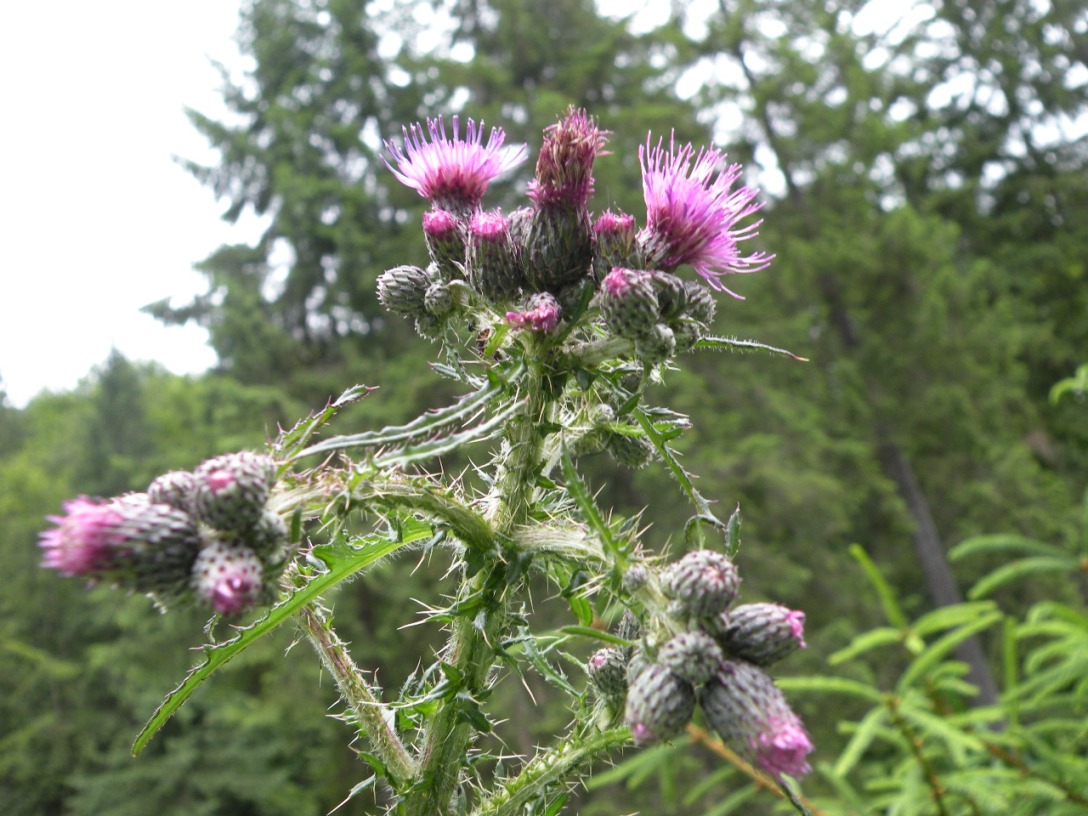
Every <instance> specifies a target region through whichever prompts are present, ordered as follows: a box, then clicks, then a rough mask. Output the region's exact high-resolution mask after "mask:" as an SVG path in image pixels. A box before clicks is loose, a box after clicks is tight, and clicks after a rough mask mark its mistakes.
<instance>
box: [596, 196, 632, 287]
mask: <svg viewBox="0 0 1088 816" xmlns="http://www.w3.org/2000/svg"><path fill="white" fill-rule="evenodd" d="M593 234H594V236H595V237H596V241H595V242H594V246H593V274H594V277H595V278H596V279H597V280H598V281H601V280H604V276H605V275H607V274H608V273H609V272H611V271H612V268H613V267H616V266H619V267H622V268H624V269H638V268H640V267H641V266H642V256H641V254H640V253H639V248H638V241H637V240H636V238H635V236H636V234H637V230H636V229H635V217H634V216H633V215H627V214H626V213H614V212H612V211H611V210H605V211H604V212H603V213H601V214H600V215H598V216H597V220H596V221H595V222H593Z"/></svg>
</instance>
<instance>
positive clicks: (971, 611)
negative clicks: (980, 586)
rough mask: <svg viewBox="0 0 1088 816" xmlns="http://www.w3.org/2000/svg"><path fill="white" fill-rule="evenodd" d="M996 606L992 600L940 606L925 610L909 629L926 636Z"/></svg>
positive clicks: (959, 623) (966, 620) (973, 618)
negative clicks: (928, 610)
mask: <svg viewBox="0 0 1088 816" xmlns="http://www.w3.org/2000/svg"><path fill="white" fill-rule="evenodd" d="M996 608H997V606H996V605H995V604H994V602H993V601H979V602H976V603H959V604H953V605H951V606H942V607H940V608H938V609H934V610H933V611H932V612H927V613H926V614H925V615H923V616H922V617H920V618H919V619H918V620H917V621H915V622H914V624H913V625H912V626H911V631H912V632H913V633H914V634H916V635H919V636H921V637H926V636H928V635H931V634H933V633H934V632H940V631H942V630H944V629H951V628H952V627H954V626H960V625H961V624H964V623H969V622H971V621H972V620H976V619H977V618H978V617H979V616H980V615H983V614H985V613H988V612H992V611H994V610H995V609H996Z"/></svg>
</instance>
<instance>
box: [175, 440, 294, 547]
mask: <svg viewBox="0 0 1088 816" xmlns="http://www.w3.org/2000/svg"><path fill="white" fill-rule="evenodd" d="M193 475H194V476H195V478H196V487H195V489H194V491H193V512H194V513H195V514H196V516H197V517H198V518H199V519H200V520H201V521H203V522H204V523H206V524H208V525H210V526H212V527H215V528H216V529H218V530H244V529H245V528H247V527H251V526H252V525H253V524H255V523H256V522H257V519H258V518H260V515H261V513H262V512H263V511H264V505H265V502H266V501H268V494H269V492H270V490H271V488H272V483H273V481H274V480H275V475H276V464H275V462H273V461H272V459H271V458H269V457H268V456H265V455H264V454H260V453H254V452H252V451H240V452H238V453H228V454H226V455H225V456H217V457H215V458H214V459H209V460H208V461H207V462H205V463H204V464H202V465H201V466H200V467H198V468H197V469H196V471H195V472H194V474H193Z"/></svg>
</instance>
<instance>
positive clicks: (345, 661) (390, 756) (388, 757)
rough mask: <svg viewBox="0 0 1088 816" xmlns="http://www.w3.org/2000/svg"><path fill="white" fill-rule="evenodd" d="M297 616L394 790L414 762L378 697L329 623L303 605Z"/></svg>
mask: <svg viewBox="0 0 1088 816" xmlns="http://www.w3.org/2000/svg"><path fill="white" fill-rule="evenodd" d="M299 617H300V618H301V621H302V630H303V632H305V634H306V637H307V639H308V640H309V641H310V644H311V645H312V646H313V647H314V651H316V652H317V655H318V657H319V658H321V664H322V665H323V666H324V667H325V669H326V671H328V672H329V674H331V675H332V677H333V680H335V681H336V687H337V689H339V690H340V696H341V697H342V698H343V699H344V702H346V703H347V704H348V706H349V708H351V711H352V714H353V715H354V720H355V726H356V728H357V729H358V731H359V732H360V734H361V735H362V736H363V738H364V739H366V741H367V742H368V743H369V745H370V748H371V750H372V751H373V753H374V754H376V755H377V757H378V758H379V759H380V760H381V762H382V764H383V765H384V766H385V769H386V771H387V772H388V776H389V777H390V778H391V781H392V782H393V783H394V787H397V784H396V783H403V782H405V781H406V780H410V779H412V778H414V776H415V773H416V764H415V760H414V759H413V758H412V756H411V755H410V754H409V753H408V749H407V748H405V747H404V743H403V742H401V740H400V737H398V736H397V734H396V732H395V731H394V730H393V727H392V726H391V725H390V724H389V722H388V721H387V720H386V718H385V715H384V708H383V706H382V702H381V700H380V698H379V697H378V695H377V694H376V693H375V692H374V690H373V689H371V688H370V684H369V683H367V681H366V679H365V678H364V677H363V675H362V672H360V671H359V667H358V666H357V665H356V664H355V661H353V660H352V659H351V655H350V654H348V649H347V644H345V643H344V641H342V640H341V639H340V637H339V636H338V635H337V634H336V632H335V631H334V630H333V628H332V623H331V621H329V620H328V618H327V617H326V616H325V615H324V614H323V613H322V611H321V610H320V608H319V607H317V606H316V605H314V604H307V605H306V606H304V607H303V608H302V610H301V611H300V613H299Z"/></svg>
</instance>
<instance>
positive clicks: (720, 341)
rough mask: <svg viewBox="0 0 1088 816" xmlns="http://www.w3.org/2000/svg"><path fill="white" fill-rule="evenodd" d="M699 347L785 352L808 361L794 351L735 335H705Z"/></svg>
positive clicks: (713, 349)
mask: <svg viewBox="0 0 1088 816" xmlns="http://www.w3.org/2000/svg"><path fill="white" fill-rule="evenodd" d="M695 348H697V349H709V350H711V351H767V352H770V353H771V354H784V355H786V356H787V357H792V358H793V359H794V360H797V361H798V362H801V363H807V362H808V358H807V357H799V356H797V355H796V354H794V353H793V352H792V351H786V349H780V348H775V347H774V346H768V345H767V344H766V343H758V342H756V341H755V340H739V339H737V338H735V337H704V338H702V339H701V340H699V342H698V343H696V344H695Z"/></svg>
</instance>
